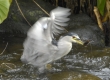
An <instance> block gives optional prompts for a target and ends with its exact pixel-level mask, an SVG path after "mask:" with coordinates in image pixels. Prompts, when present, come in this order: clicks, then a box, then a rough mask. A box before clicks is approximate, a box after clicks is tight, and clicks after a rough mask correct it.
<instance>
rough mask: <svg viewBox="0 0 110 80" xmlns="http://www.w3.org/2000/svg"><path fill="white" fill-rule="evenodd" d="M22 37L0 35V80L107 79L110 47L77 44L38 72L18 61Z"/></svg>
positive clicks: (109, 78)
mask: <svg viewBox="0 0 110 80" xmlns="http://www.w3.org/2000/svg"><path fill="white" fill-rule="evenodd" d="M24 39H25V38H24V37H20V38H18V37H13V35H10V36H9V35H8V36H0V53H1V54H0V80H110V48H103V49H95V47H94V48H93V47H84V46H76V48H74V49H72V50H71V52H70V53H69V54H68V55H66V56H65V57H63V58H62V59H60V60H58V61H55V62H53V63H52V64H51V69H50V70H48V71H46V72H45V73H44V74H40V75H39V74H38V72H37V69H35V68H34V67H32V66H29V65H25V64H23V63H22V62H21V61H20V57H21V54H22V52H23V46H22V44H23V41H24ZM5 48H6V49H5ZM4 49H5V50H4ZM3 50H4V52H3V53H2V51H3Z"/></svg>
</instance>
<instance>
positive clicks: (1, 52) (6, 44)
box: [0, 42, 8, 55]
mask: <svg viewBox="0 0 110 80" xmlns="http://www.w3.org/2000/svg"><path fill="white" fill-rule="evenodd" d="M7 46H8V42H7V44H6V46H5V48H4V50H3V51H2V52H1V54H0V55H2V54H3V53H4V52H5V50H6V48H7Z"/></svg>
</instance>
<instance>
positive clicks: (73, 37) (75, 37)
mask: <svg viewBox="0 0 110 80" xmlns="http://www.w3.org/2000/svg"><path fill="white" fill-rule="evenodd" d="M68 35H69V36H71V41H72V42H73V43H78V44H81V45H84V42H83V41H82V40H81V39H80V37H79V36H78V35H77V34H76V33H69V34H68Z"/></svg>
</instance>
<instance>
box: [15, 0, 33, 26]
mask: <svg viewBox="0 0 110 80" xmlns="http://www.w3.org/2000/svg"><path fill="white" fill-rule="evenodd" d="M15 2H16V4H17V7H18V9H19V11H20V13H21V15H22V16H23V18H24V19H25V20H26V22H27V23H28V24H29V25H30V26H32V25H31V24H30V23H29V21H28V20H27V19H26V17H25V16H24V14H23V12H22V11H21V8H20V6H19V4H18V2H17V0H15Z"/></svg>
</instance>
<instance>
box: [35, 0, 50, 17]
mask: <svg viewBox="0 0 110 80" xmlns="http://www.w3.org/2000/svg"><path fill="white" fill-rule="evenodd" d="M33 2H34V3H35V4H36V5H37V6H38V7H39V8H40V9H41V10H42V11H43V12H45V13H46V14H47V15H48V16H50V15H49V13H48V12H47V11H46V10H44V9H43V8H42V7H41V6H40V5H39V4H38V3H37V2H36V1H34V0H33Z"/></svg>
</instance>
